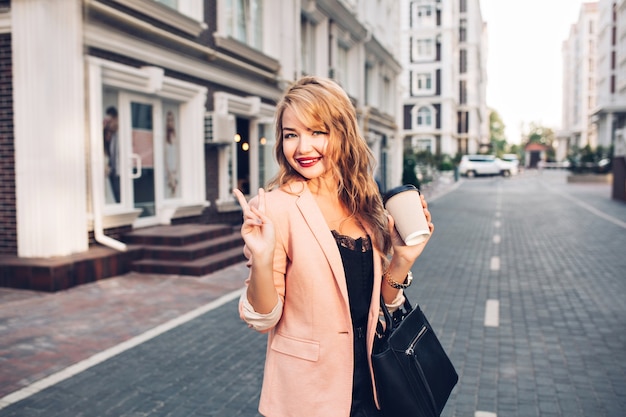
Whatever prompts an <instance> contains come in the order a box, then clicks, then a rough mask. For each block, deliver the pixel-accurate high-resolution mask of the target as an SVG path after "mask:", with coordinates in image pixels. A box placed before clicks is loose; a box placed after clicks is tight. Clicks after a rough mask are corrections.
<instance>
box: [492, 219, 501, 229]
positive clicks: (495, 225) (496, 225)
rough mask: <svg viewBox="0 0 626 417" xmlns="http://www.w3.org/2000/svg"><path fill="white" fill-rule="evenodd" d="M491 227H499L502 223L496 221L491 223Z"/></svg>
mask: <svg viewBox="0 0 626 417" xmlns="http://www.w3.org/2000/svg"><path fill="white" fill-rule="evenodd" d="M493 226H494V227H500V226H502V222H501V221H500V220H496V221H495V222H494V223H493Z"/></svg>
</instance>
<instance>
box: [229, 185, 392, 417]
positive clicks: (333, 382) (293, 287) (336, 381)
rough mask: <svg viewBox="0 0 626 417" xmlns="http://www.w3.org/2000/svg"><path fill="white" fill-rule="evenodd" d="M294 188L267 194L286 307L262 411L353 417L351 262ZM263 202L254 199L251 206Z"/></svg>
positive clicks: (294, 416) (304, 191) (271, 415)
mask: <svg viewBox="0 0 626 417" xmlns="http://www.w3.org/2000/svg"><path fill="white" fill-rule="evenodd" d="M301 184H302V186H301ZM292 189H295V190H296V191H297V192H298V194H297V195H295V194H290V193H287V192H285V191H284V190H273V191H271V192H269V193H267V194H266V214H267V215H268V217H270V218H271V219H272V221H273V223H274V225H275V229H276V240H277V242H276V249H275V254H274V283H275V286H276V288H277V290H278V293H279V295H280V297H281V298H282V299H283V301H284V305H283V312H282V316H281V319H280V320H279V322H278V323H277V324H276V326H274V327H273V328H271V329H270V330H269V333H268V345H267V356H266V362H265V372H264V377H263V388H262V390H261V400H260V404H259V411H260V412H261V414H263V415H264V416H267V417H302V416H307V417H317V416H319V417H328V416H333V417H344V416H345V417H348V416H349V414H350V405H351V402H352V372H353V331H352V323H351V320H350V307H349V304H348V290H347V286H346V278H345V274H344V270H343V263H342V260H341V255H340V254H339V250H338V248H337V244H336V242H335V239H334V237H333V235H332V234H331V232H330V230H329V228H328V226H327V224H326V221H325V220H324V217H323V215H322V212H321V211H320V210H319V208H318V206H317V203H316V202H315V200H314V199H313V195H312V194H311V192H310V191H309V189H308V188H307V186H306V185H305V184H304V183H297V184H295V185H293V186H292ZM257 202H258V201H257V198H254V199H253V200H252V201H251V204H253V205H256V204H257ZM374 251H375V252H374V291H373V294H372V300H371V303H370V312H369V319H368V326H367V345H368V346H369V354H370V355H371V349H372V348H371V347H372V344H373V341H374V335H375V331H376V322H377V320H378V317H379V307H380V302H379V300H380V287H381V276H382V273H381V272H382V271H381V268H382V267H381V257H380V256H381V254H380V252H378V251H376V250H375V249H374ZM245 252H247V250H246V251H245ZM240 309H241V307H240ZM242 318H243V316H242ZM370 371H371V363H370ZM372 383H373V375H372Z"/></svg>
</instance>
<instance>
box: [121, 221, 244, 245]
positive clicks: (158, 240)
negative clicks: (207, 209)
mask: <svg viewBox="0 0 626 417" xmlns="http://www.w3.org/2000/svg"><path fill="white" fill-rule="evenodd" d="M232 233H233V227H232V226H230V225H226V224H180V225H170V226H154V227H147V228H144V229H137V230H134V231H132V232H130V233H128V234H126V235H124V238H123V240H124V242H125V243H129V244H136V245H144V246H145V245H150V246H155V245H164V246H183V245H189V244H192V243H198V242H202V241H206V240H208V239H214V238H218V237H220V236H225V235H230V234H232Z"/></svg>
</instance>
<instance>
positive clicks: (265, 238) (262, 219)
mask: <svg viewBox="0 0 626 417" xmlns="http://www.w3.org/2000/svg"><path fill="white" fill-rule="evenodd" d="M233 194H234V195H235V197H237V200H238V201H239V205H241V208H242V211H243V224H242V225H241V236H242V237H243V240H244V242H245V243H246V247H247V249H248V250H249V251H250V253H251V254H252V258H253V259H259V260H260V259H263V260H265V261H269V262H271V260H272V257H273V255H274V245H275V243H276V234H275V230H274V224H273V223H272V221H271V220H270V219H269V217H267V216H266V215H265V190H263V188H259V195H258V201H259V205H258V208H257V207H255V206H251V205H249V204H248V202H247V201H246V197H245V196H244V195H243V193H242V192H241V191H239V190H238V189H234V190H233Z"/></svg>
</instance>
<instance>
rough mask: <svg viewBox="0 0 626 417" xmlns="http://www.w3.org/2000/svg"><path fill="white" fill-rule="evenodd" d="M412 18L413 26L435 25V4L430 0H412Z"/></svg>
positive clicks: (411, 23)
mask: <svg viewBox="0 0 626 417" xmlns="http://www.w3.org/2000/svg"><path fill="white" fill-rule="evenodd" d="M410 19H411V21H410V26H411V27H412V28H422V27H426V26H435V23H436V12H435V7H434V5H433V4H432V3H431V2H430V1H429V0H422V1H420V0H417V1H413V2H411V11H410Z"/></svg>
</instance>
